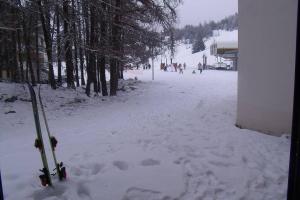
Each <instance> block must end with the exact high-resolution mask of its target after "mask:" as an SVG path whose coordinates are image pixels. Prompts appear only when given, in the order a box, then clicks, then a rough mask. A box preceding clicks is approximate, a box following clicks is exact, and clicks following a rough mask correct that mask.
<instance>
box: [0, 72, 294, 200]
mask: <svg viewBox="0 0 300 200" xmlns="http://www.w3.org/2000/svg"><path fill="white" fill-rule="evenodd" d="M155 73H156V74H155V81H151V71H150V70H148V71H142V70H140V71H128V72H126V73H125V76H126V78H132V79H130V80H127V81H124V82H123V83H122V85H123V86H121V90H120V91H119V93H118V94H119V95H118V96H117V97H101V96H96V97H92V98H87V97H86V96H85V95H84V93H83V90H81V89H78V90H77V91H71V90H67V89H58V90H57V91H52V90H51V89H50V88H49V87H48V86H46V85H43V86H42V96H43V99H44V104H45V105H46V113H47V115H48V123H49V126H50V129H51V131H52V133H53V134H54V135H55V136H56V138H57V139H58V141H59V143H58V147H57V152H56V153H57V157H58V159H59V160H60V161H64V163H65V165H66V167H67V173H68V179H67V181H65V182H59V181H58V180H54V187H53V188H49V187H48V188H44V187H42V186H41V184H40V182H39V179H38V175H39V171H38V170H39V168H40V167H41V166H42V163H41V160H40V155H39V152H38V150H36V149H35V148H34V147H33V143H34V139H35V135H36V134H35V127H34V121H33V115H32V108H31V103H30V102H27V101H26V99H28V98H29V96H28V92H27V88H26V87H23V86H22V85H18V84H8V83H0V99H1V100H0V106H1V109H0V111H1V112H0V137H1V138H0V161H1V173H2V179H3V187H4V194H5V199H6V200H29V199H33V200H58V199H63V200H81V199H89V200H90V199H93V200H100V199H101V200H175V199H176V200H210V199H220V200H238V199H241V200H253V199H255V200H281V199H282V200H283V199H286V198H285V195H286V188H287V179H288V160H289V146H290V140H289V139H287V138H286V137H274V136H268V135H264V134H261V133H258V132H254V131H249V130H241V129H238V128H236V127H235V126H234V124H235V119H236V95H237V94H236V92H237V73H236V72H229V71H228V72H226V71H204V72H203V73H202V74H201V75H200V74H199V72H197V74H192V69H187V70H186V71H185V72H184V74H183V75H180V74H178V73H175V72H161V71H158V70H157V71H156V72H155ZM134 77H138V80H141V81H136V80H134V79H133V78H134ZM12 95H17V96H18V100H16V101H15V102H14V103H6V102H5V99H7V98H8V97H11V96H12ZM9 111H15V112H16V113H8V114H5V113H7V112H9ZM42 125H43V124H42ZM42 128H43V130H44V133H45V128H44V125H43V126H42ZM48 149H49V148H48ZM47 156H48V159H49V163H50V165H51V168H54V166H53V162H52V160H51V155H50V152H47Z"/></svg>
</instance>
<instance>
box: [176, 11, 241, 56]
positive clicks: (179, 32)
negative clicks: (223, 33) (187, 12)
mask: <svg viewBox="0 0 300 200" xmlns="http://www.w3.org/2000/svg"><path fill="white" fill-rule="evenodd" d="M235 29H238V14H237V13H236V14H234V15H231V16H228V17H226V18H224V19H222V20H221V21H219V22H214V21H210V22H209V23H203V24H201V23H200V24H199V25H198V26H193V25H187V26H185V27H183V28H181V29H175V40H177V41H178V40H181V41H182V40H183V41H184V42H185V43H188V44H193V53H196V52H199V51H202V50H204V49H205V45H204V41H203V39H204V38H207V37H211V36H212V34H213V30H227V31H232V30H235Z"/></svg>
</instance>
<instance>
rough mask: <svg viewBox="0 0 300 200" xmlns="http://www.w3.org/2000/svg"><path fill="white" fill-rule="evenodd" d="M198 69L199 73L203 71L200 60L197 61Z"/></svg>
mask: <svg viewBox="0 0 300 200" xmlns="http://www.w3.org/2000/svg"><path fill="white" fill-rule="evenodd" d="M198 70H199V71H200V74H201V73H202V71H203V66H202V64H201V62H199V64H198Z"/></svg>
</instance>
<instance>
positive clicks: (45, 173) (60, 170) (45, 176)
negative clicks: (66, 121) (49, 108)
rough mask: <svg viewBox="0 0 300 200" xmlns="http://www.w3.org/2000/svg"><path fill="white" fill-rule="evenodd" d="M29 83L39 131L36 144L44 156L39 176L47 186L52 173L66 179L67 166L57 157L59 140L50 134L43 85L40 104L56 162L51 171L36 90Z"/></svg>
mask: <svg viewBox="0 0 300 200" xmlns="http://www.w3.org/2000/svg"><path fill="white" fill-rule="evenodd" d="M27 85H28V88H29V91H30V97H31V102H32V110H33V116H34V121H35V128H36V133H37V139H36V140H35V143H34V146H35V147H36V148H38V149H39V151H40V154H41V158H42V162H43V169H41V170H40V171H41V172H42V174H41V175H40V176H39V178H40V180H41V183H42V185H43V186H47V185H48V186H52V180H51V175H55V174H57V175H58V178H59V180H60V181H62V180H64V179H66V168H65V167H64V166H63V163H62V162H60V163H59V162H58V161H57V159H56V155H55V147H56V145H57V140H56V138H55V137H54V136H52V135H51V134H50V130H49V126H48V122H47V118H46V114H45V110H44V105H43V102H42V98H41V90H40V89H41V87H39V92H38V97H39V102H40V106H41V110H42V114H43V118H44V122H45V126H46V131H47V135H48V139H49V142H50V146H51V151H52V156H53V159H54V164H55V169H54V170H55V173H53V174H51V173H50V170H49V166H48V161H47V157H46V152H45V145H44V141H43V136H42V131H41V125H40V119H39V111H38V103H37V99H36V94H35V91H34V89H33V87H32V85H31V84H29V83H27Z"/></svg>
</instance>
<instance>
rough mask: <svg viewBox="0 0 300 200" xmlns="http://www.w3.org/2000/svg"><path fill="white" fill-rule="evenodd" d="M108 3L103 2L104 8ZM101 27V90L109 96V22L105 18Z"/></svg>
mask: <svg viewBox="0 0 300 200" xmlns="http://www.w3.org/2000/svg"><path fill="white" fill-rule="evenodd" d="M106 8H107V5H106V2H102V10H104V11H105V10H106ZM100 29H101V31H100V32H101V35H100V45H101V46H102V53H101V56H99V61H98V69H99V73H100V82H101V90H102V95H103V96H107V95H108V92H107V84H106V74H105V64H106V63H105V52H106V51H105V50H104V49H106V48H107V43H106V38H107V22H106V21H105V19H102V20H101V24H100Z"/></svg>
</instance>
